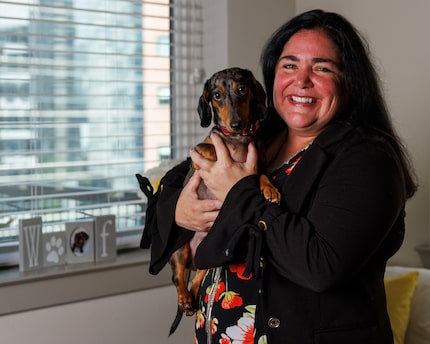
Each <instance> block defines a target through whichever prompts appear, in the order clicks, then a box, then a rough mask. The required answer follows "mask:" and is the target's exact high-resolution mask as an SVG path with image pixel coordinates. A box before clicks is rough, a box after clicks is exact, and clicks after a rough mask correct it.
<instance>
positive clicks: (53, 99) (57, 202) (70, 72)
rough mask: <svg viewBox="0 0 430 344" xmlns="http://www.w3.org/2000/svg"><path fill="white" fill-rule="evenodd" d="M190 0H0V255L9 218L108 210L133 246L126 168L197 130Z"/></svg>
mask: <svg viewBox="0 0 430 344" xmlns="http://www.w3.org/2000/svg"><path fill="white" fill-rule="evenodd" d="M201 11H202V9H201V4H200V1H199V0H175V1H169V0H152V1H146V0H143V1H132V0H129V1H127V0H97V1H94V0H33V1H28V0H13V1H0V253H1V252H2V250H3V252H4V251H5V250H6V249H9V250H16V249H17V247H16V245H17V236H18V223H19V220H20V219H26V218H31V217H35V216H41V217H42V221H43V231H44V232H45V231H47V232H49V231H58V230H64V228H65V223H66V222H68V221H75V220H79V219H81V218H87V217H88V216H97V215H107V214H113V215H115V216H116V221H117V223H116V228H117V237H118V240H119V242H118V244H119V246H121V245H129V244H132V245H136V244H138V239H137V237H138V236H140V234H141V231H142V228H143V223H144V211H145V209H146V199H145V198H142V197H141V196H140V195H139V193H138V184H137V181H136V179H135V176H134V175H135V173H144V172H145V171H147V170H148V169H150V168H153V167H155V166H157V165H159V164H160V162H161V161H162V160H165V159H177V160H181V159H183V158H185V156H186V155H187V153H188V148H189V147H190V146H191V144H192V143H193V142H194V143H195V142H196V139H197V137H200V133H199V129H198V118H197V117H198V116H197V115H196V110H195V108H196V104H197V99H198V94H199V91H200V90H201V81H202V80H201V74H202V72H201V71H202V69H201V68H202V61H201V47H202V39H201V37H202V32H201Z"/></svg>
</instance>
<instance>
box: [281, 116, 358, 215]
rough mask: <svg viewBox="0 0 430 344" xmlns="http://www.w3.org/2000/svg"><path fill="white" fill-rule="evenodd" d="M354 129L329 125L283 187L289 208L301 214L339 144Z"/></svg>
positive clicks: (337, 124)
mask: <svg viewBox="0 0 430 344" xmlns="http://www.w3.org/2000/svg"><path fill="white" fill-rule="evenodd" d="M353 129H354V127H353V126H351V125H349V124H340V123H336V124H331V125H329V126H328V127H327V128H326V129H325V130H324V131H323V132H322V133H321V134H320V135H319V136H318V137H317V138H316V139H315V141H314V142H313V144H312V145H311V146H310V147H309V149H308V150H307V151H306V154H304V155H303V158H302V159H301V160H300V163H299V164H298V165H297V166H296V167H295V168H294V169H293V170H292V172H291V174H290V176H289V177H288V179H287V182H286V183H285V184H284V186H283V192H282V193H283V194H284V195H288V197H286V200H285V202H286V205H287V208H288V209H290V210H291V211H292V212H294V213H300V212H301V211H302V209H304V207H305V206H306V205H307V202H309V200H310V199H311V196H312V190H313V188H314V186H315V183H316V182H317V181H318V179H319V178H320V176H321V174H322V173H323V172H324V170H325V168H326V166H327V164H328V163H329V162H330V161H331V159H332V156H333V153H334V152H335V150H336V147H337V146H338V144H339V143H341V141H342V140H343V139H344V138H345V137H346V136H347V135H348V134H349V133H350V132H351V131H352V130H353Z"/></svg>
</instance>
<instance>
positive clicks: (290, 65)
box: [284, 63, 296, 69]
mask: <svg viewBox="0 0 430 344" xmlns="http://www.w3.org/2000/svg"><path fill="white" fill-rule="evenodd" d="M284 68H285V69H295V68H296V65H294V64H291V63H290V64H286V65H285V66H284Z"/></svg>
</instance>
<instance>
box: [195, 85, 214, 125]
mask: <svg viewBox="0 0 430 344" xmlns="http://www.w3.org/2000/svg"><path fill="white" fill-rule="evenodd" d="M209 85H210V79H208V80H206V82H205V86H204V88H203V93H202V95H201V96H200V99H199V104H198V106H197V112H198V113H199V116H200V125H201V126H202V127H203V128H206V127H208V126H209V125H210V124H211V122H212V108H211V106H210V104H209V101H210V92H209Z"/></svg>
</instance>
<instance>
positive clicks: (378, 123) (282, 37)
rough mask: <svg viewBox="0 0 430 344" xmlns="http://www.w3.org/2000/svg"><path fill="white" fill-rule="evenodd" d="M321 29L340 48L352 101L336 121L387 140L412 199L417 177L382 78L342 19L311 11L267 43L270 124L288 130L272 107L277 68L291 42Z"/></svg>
mask: <svg viewBox="0 0 430 344" xmlns="http://www.w3.org/2000/svg"><path fill="white" fill-rule="evenodd" d="M310 29H321V30H323V31H324V32H325V33H326V34H327V35H328V37H329V38H330V39H331V40H332V41H333V42H334V44H335V45H336V46H337V47H338V48H339V52H340V55H341V63H342V65H341V68H342V71H343V75H344V80H343V83H344V87H345V88H346V92H347V94H349V101H348V104H347V106H346V108H345V109H344V110H343V111H342V113H340V114H338V116H337V117H336V120H338V121H347V122H350V123H351V124H353V125H362V126H366V127H371V128H373V129H375V130H376V131H378V132H380V133H381V134H382V135H384V136H385V137H388V139H389V141H390V142H391V144H392V146H393V147H394V149H395V151H396V152H397V153H398V155H399V157H400V160H401V163H402V167H403V170H404V174H405V180H406V187H407V190H406V192H407V195H408V197H412V195H413V194H414V193H415V191H416V189H417V183H416V177H415V174H414V171H413V168H412V165H411V163H410V159H409V157H408V154H407V150H406V148H405V147H404V145H403V144H402V142H401V140H400V138H399V136H398V135H397V133H396V131H395V129H394V127H393V124H392V120H391V116H390V114H389V112H388V109H387V106H386V103H385V100H384V98H383V96H382V91H381V87H380V84H379V82H380V81H379V78H378V76H377V73H376V71H375V68H374V66H373V63H372V61H371V60H370V57H369V56H370V53H369V47H368V44H367V42H366V40H365V39H364V38H363V37H362V36H361V35H360V33H359V32H358V31H357V30H356V29H355V28H354V26H353V25H352V24H351V23H350V22H349V21H348V20H347V19H346V18H344V17H343V16H341V15H339V14H337V13H332V12H325V11H322V10H311V11H308V12H304V13H302V14H299V15H297V16H296V17H294V18H292V19H291V20H289V21H288V22H286V23H285V24H283V25H282V26H281V27H280V28H279V29H278V30H276V31H275V32H274V33H273V35H272V36H271V37H270V38H269V40H268V41H267V43H266V45H265V47H264V48H263V52H262V54H261V66H262V71H263V77H264V83H265V88H266V93H267V105H268V113H267V119H268V122H269V123H271V122H272V124H274V127H276V128H278V129H279V128H281V127H284V128H285V123H283V121H282V120H281V119H280V117H279V115H278V114H277V112H276V110H275V108H274V104H273V85H274V80H275V67H276V64H277V63H278V60H279V57H280V55H281V53H282V50H283V48H284V46H285V44H286V43H287V42H288V40H289V39H290V38H291V37H292V36H293V35H294V34H295V33H297V32H298V31H300V30H310Z"/></svg>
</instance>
